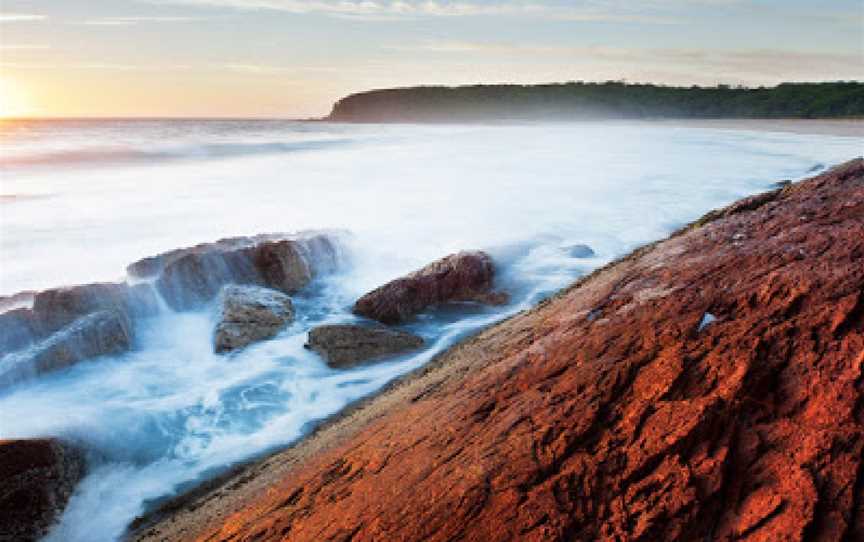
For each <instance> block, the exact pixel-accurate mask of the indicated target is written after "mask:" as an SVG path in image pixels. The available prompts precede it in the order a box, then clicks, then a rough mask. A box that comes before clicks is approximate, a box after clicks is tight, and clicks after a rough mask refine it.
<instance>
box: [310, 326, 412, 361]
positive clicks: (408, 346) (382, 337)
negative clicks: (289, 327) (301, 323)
mask: <svg viewBox="0 0 864 542" xmlns="http://www.w3.org/2000/svg"><path fill="white" fill-rule="evenodd" d="M421 346H423V339H422V338H421V337H418V336H417V335H414V334H412V333H406V332H404V331H396V330H393V329H388V328H385V327H369V326H358V325H352V324H336V325H326V326H318V327H316V328H313V329H312V330H311V331H310V332H309V342H308V343H307V344H306V347H307V348H309V349H311V350H314V351H315V352H317V353H318V354H320V355H321V357H323V358H324V359H325V360H326V361H327V365H329V366H330V367H335V368H344V367H350V366H352V365H356V364H358V363H361V362H364V361H369V360H374V359H380V358H385V357H388V356H393V355H396V354H401V353H404V352H409V351H411V350H416V349H418V348H420V347H421Z"/></svg>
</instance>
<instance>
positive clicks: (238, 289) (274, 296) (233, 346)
mask: <svg viewBox="0 0 864 542" xmlns="http://www.w3.org/2000/svg"><path fill="white" fill-rule="evenodd" d="M218 306H219V323H218V324H217V326H216V332H215V336H214V341H213V343H214V350H215V351H216V352H217V353H222V352H229V351H232V350H237V349H239V348H243V347H245V346H247V345H249V344H252V343H254V342H257V341H261V340H264V339H269V338H271V337H274V336H275V335H276V334H277V333H279V332H280V331H281V330H282V329H284V328H285V327H286V326H287V325H288V324H289V323H291V321H292V320H293V319H294V308H293V306H292V304H291V298H290V297H288V296H287V295H285V294H284V293H282V292H278V291H276V290H271V289H268V288H261V287H258V286H239V285H234V284H232V285H228V286H225V287H224V288H223V289H222V292H221V293H220V294H219V301H218Z"/></svg>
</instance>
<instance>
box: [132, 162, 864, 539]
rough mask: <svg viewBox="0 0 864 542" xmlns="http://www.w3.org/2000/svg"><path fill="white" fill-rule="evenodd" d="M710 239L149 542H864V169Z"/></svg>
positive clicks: (465, 354)
mask: <svg viewBox="0 0 864 542" xmlns="http://www.w3.org/2000/svg"><path fill="white" fill-rule="evenodd" d="M749 201H750V203H752V202H753V201H754V200H753V199H750V200H749ZM755 201H759V200H755ZM730 211H734V212H730ZM803 215H807V216H808V217H809V219H808V220H807V221H801V220H800V217H801V216H803ZM697 224H698V225H696V226H694V227H691V228H686V229H684V230H682V231H681V232H680V233H679V234H678V235H676V236H674V237H672V238H670V239H667V240H665V241H662V242H659V243H656V244H653V245H650V246H647V247H644V248H641V249H639V250H637V251H635V252H634V253H632V254H631V255H629V256H627V257H625V258H623V259H621V260H619V261H618V262H616V263H614V264H611V265H609V266H607V267H605V268H604V269H602V270H599V271H597V272H596V273H594V274H592V275H590V276H588V277H585V278H583V279H582V280H580V281H579V282H578V283H577V284H575V285H573V286H572V287H571V288H569V289H567V290H565V291H563V292H561V293H560V294H559V295H557V296H554V297H553V298H550V299H549V300H548V301H547V302H545V303H543V304H542V305H541V306H539V307H537V308H535V309H534V310H532V311H529V312H526V313H522V314H520V315H517V316H514V317H513V318H511V319H509V320H507V321H505V322H503V323H501V324H498V325H496V326H494V327H492V328H491V329H488V330H486V331H484V332H482V333H480V334H479V335H478V336H477V337H475V338H474V339H471V340H468V341H465V342H463V343H461V344H460V345H459V346H457V347H455V348H453V349H451V350H450V351H449V352H447V353H445V354H443V355H442V356H440V357H439V358H438V359H437V360H436V362H435V363H433V364H430V365H429V366H427V367H425V368H424V369H422V370H420V371H418V372H417V373H415V374H414V375H413V376H412V377H408V378H405V379H403V380H402V381H401V382H399V383H398V384H396V385H394V386H393V387H391V388H390V389H388V390H387V391H385V392H384V394H383V395H380V396H378V397H376V398H375V399H372V400H369V401H367V402H365V403H363V404H361V405H360V406H359V407H357V408H356V409H355V410H353V411H352V412H351V413H350V414H348V415H346V416H344V417H342V418H340V419H338V420H336V421H334V422H333V423H332V424H330V425H325V426H323V427H319V428H318V430H317V432H316V433H315V434H314V435H313V436H311V437H310V438H309V439H308V440H306V441H305V442H301V443H300V444H298V445H297V446H294V447H292V449H291V450H288V451H286V452H284V453H282V454H280V455H278V456H277V457H274V458H271V459H268V460H267V461H266V462H262V463H260V464H258V465H257V466H256V467H255V469H254V470H252V469H250V470H248V471H243V472H242V473H240V474H238V475H237V476H236V477H234V478H232V479H229V480H226V481H225V482H224V483H223V484H220V485H219V486H218V487H216V488H214V489H213V490H212V491H210V492H202V493H201V494H199V495H197V496H196V497H195V501H194V503H193V504H194V506H192V505H189V506H187V507H185V508H182V509H181V508H179V507H178V508H176V509H175V511H173V512H171V513H170V517H168V518H167V519H166V520H165V521H163V522H161V523H159V524H157V525H151V526H150V527H149V530H148V533H147V534H146V535H145V536H142V539H143V540H153V541H156V540H165V539H167V540H178V539H197V540H253V539H257V540H280V539H284V538H285V537H286V534H285V533H290V534H289V535H287V536H288V537H289V538H290V539H291V540H292V542H302V541H307V540H308V541H318V540H347V539H351V540H357V541H360V540H363V541H366V540H418V539H423V540H428V541H445V540H457V539H458V540H472V541H481V540H495V541H508V540H513V541H516V540H520V541H521V540H530V541H540V540H544V541H546V540H549V541H559V540H562V541H563V540H604V541H605V540H622V541H655V540H658V541H659V540H663V541H666V540H668V541H702V540H712V541H724V542H728V541H733V540H746V541H753V542H755V541H775V540H776V541H781V540H782V541H804V540H820V541H822V540H824V541H842V540H848V541H852V540H862V539H864V508H862V503H864V400H862V397H864V379H862V368H864V265H862V257H864V161H862V160H860V159H859V160H855V161H852V162H850V163H848V164H845V165H844V166H843V167H839V168H835V169H832V170H830V171H829V172H827V173H826V174H824V175H820V176H818V177H816V178H814V179H811V180H808V181H804V182H801V183H796V184H795V185H793V186H792V187H790V189H786V190H784V191H783V192H782V193H780V194H777V196H776V197H775V198H773V199H770V198H763V199H762V200H761V204H760V205H755V206H751V205H750V204H745V205H734V206H731V207H730V208H728V209H726V210H724V211H721V212H718V213H714V214H712V216H710V217H708V218H707V219H705V220H700V221H699V222H698V223H697ZM738 231H746V232H747V233H748V235H747V237H746V238H744V239H742V240H741V242H740V244H738V245H735V244H731V243H729V242H728V241H727V240H728V239H729V238H730V237H731V236H732V235H733V234H734V233H735V232H738ZM801 251H805V252H806V253H807V254H809V255H810V256H808V257H807V258H802V257H800V254H801ZM598 310H601V311H602V312H601V315H602V316H601V317H599V318H598V317H596V316H597V311H598ZM708 310H710V312H711V313H712V315H715V316H716V317H717V318H718V320H720V321H722V325H720V323H719V322H718V323H715V324H712V325H711V326H709V327H707V328H705V329H704V330H703V331H702V333H695V332H694V331H695V328H696V326H697V324H698V323H699V321H700V319H701V318H704V316H705V313H706V311H708ZM592 315H594V317H592ZM244 486H245V487H247V488H249V489H248V490H244V489H243V488H244ZM228 488H230V489H228ZM226 511H227V513H226Z"/></svg>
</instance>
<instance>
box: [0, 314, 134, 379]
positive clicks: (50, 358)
mask: <svg viewBox="0 0 864 542" xmlns="http://www.w3.org/2000/svg"><path fill="white" fill-rule="evenodd" d="M131 346H132V324H131V322H130V321H129V319H128V318H127V317H126V315H125V314H123V313H121V312H118V311H116V310H104V311H99V312H94V313H92V314H88V315H87V316H84V317H81V318H79V319H78V320H75V321H74V322H72V323H71V324H69V325H68V326H67V327H65V328H63V329H61V330H60V331H58V332H56V333H54V334H52V335H51V336H49V337H48V338H47V339H45V340H43V341H40V342H39V343H36V344H35V345H33V346H31V347H29V348H26V349H24V350H21V351H18V352H14V353H12V354H9V355H6V356H4V357H2V358H0V387H4V386H7V385H9V384H13V383H15V382H18V381H21V380H25V379H28V378H32V377H34V376H37V375H40V374H44V373H48V372H51V371H56V370H58V369H63V368H65V367H69V366H70V365H74V364H75V363H78V362H79V361H83V360H87V359H91V358H95V357H98V356H104V355H108V354H120V353H122V352H125V351H126V350H128V349H129V348H130V347H131Z"/></svg>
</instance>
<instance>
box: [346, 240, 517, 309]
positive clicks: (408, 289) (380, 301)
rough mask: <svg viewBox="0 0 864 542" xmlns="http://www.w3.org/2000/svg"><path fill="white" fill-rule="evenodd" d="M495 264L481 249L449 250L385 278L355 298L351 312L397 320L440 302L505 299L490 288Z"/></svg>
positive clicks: (504, 300)
mask: <svg viewBox="0 0 864 542" xmlns="http://www.w3.org/2000/svg"><path fill="white" fill-rule="evenodd" d="M494 278H495V266H494V264H493V263H492V258H490V257H489V255H488V254H486V253H485V252H481V251H470V252H469V251H465V252H459V253H458V254H451V255H450V256H447V257H445V258H442V259H440V260H438V261H435V262H432V263H431V264H429V265H427V266H426V267H424V268H422V269H419V270H417V271H415V272H413V273H411V274H410V275H407V276H405V277H402V278H399V279H396V280H393V281H391V282H388V283H387V284H385V285H384V286H381V287H380V288H377V289H375V290H372V291H371V292H369V293H367V294H366V295H364V296H363V297H361V298H360V299H358V300H357V303H355V304H354V313H355V314H358V315H360V316H365V317H367V318H371V319H373V320H378V321H379V322H383V323H385V324H397V323H399V322H403V321H405V320H407V319H408V318H410V317H411V316H413V315H415V314H417V313H418V312H420V311H422V310H424V309H426V308H428V307H431V306H435V305H438V304H441V303H448V302H454V301H476V302H480V303H489V304H502V303H506V301H507V296H506V295H505V294H502V293H496V292H493V290H492V286H493V281H494Z"/></svg>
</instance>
